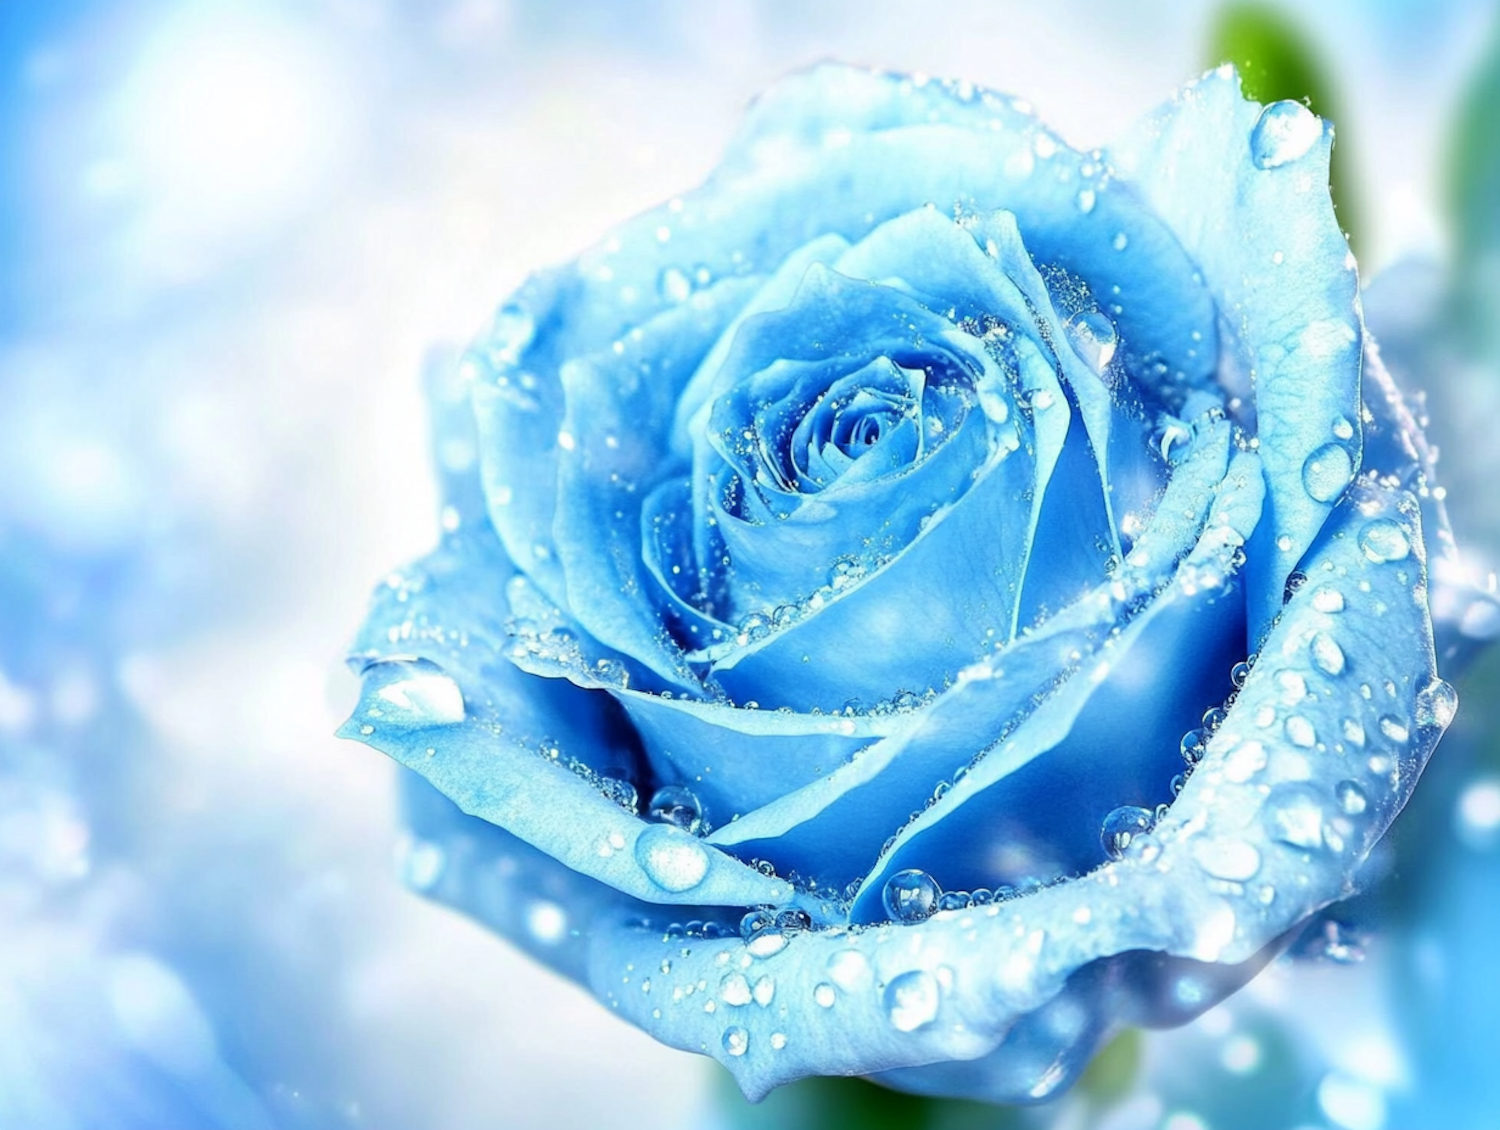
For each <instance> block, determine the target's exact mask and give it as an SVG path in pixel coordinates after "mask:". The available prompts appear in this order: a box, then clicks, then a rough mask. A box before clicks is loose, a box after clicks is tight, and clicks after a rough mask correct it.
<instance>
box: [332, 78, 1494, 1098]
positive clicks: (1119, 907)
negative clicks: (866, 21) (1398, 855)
mask: <svg viewBox="0 0 1500 1130" xmlns="http://www.w3.org/2000/svg"><path fill="white" fill-rule="evenodd" d="M1330 146H1331V135H1330V131H1329V130H1328V128H1327V127H1326V126H1325V125H1324V123H1323V122H1321V121H1320V120H1319V119H1318V118H1316V117H1314V116H1313V115H1312V114H1311V113H1310V112H1309V111H1308V110H1307V109H1306V108H1305V107H1303V106H1302V105H1300V104H1297V103H1290V102H1283V103H1276V104H1274V105H1271V106H1268V107H1265V108H1262V107H1260V106H1258V105H1256V104H1254V103H1250V102H1247V101H1245V100H1243V99H1242V97H1241V95H1240V93H1239V87H1238V82H1237V79H1236V78H1235V77H1234V74H1233V72H1232V71H1228V70H1223V71H1219V72H1215V73H1213V74H1211V75H1209V76H1207V77H1206V78H1205V79H1203V80H1202V81H1200V82H1199V83H1197V84H1195V85H1193V86H1191V87H1189V88H1187V89H1186V90H1185V91H1183V92H1182V93H1181V94H1180V95H1179V96H1178V97H1177V98H1176V99H1175V100H1174V101H1173V102H1172V103H1171V104H1169V105H1168V106H1166V107H1165V108H1163V109H1162V110H1161V111H1160V112H1159V113H1157V114H1156V115H1154V116H1152V117H1151V118H1150V119H1148V120H1147V121H1146V122H1145V123H1143V124H1142V126H1141V127H1140V128H1139V130H1138V131H1136V133H1135V134H1134V135H1133V136H1132V137H1131V138H1129V139H1127V140H1126V141H1125V142H1124V143H1123V144H1121V145H1120V146H1118V147H1116V148H1114V149H1111V150H1109V151H1107V152H1099V151H1096V152H1093V153H1080V152H1075V151H1074V150H1072V149H1070V148H1069V147H1067V146H1066V145H1065V144H1064V143H1063V142H1062V141H1061V140H1060V139H1059V138H1057V137H1056V136H1055V135H1053V134H1052V133H1050V132H1049V131H1048V130H1047V129H1045V128H1044V127H1043V126H1042V125H1041V124H1039V123H1038V122H1037V121H1036V120H1035V119H1034V118H1033V117H1032V116H1031V114H1030V111H1029V108H1028V107H1026V106H1025V105H1024V104H1022V103H1019V102H1017V101H1014V100H1012V99H1009V98H1006V97H1001V96H998V95H995V94H992V93H989V92H985V91H981V90H977V89H974V88H972V87H970V86H968V85H966V84H957V83H939V82H933V81H926V80H923V79H920V78H909V77H903V76H897V75H885V74H879V73H872V72H867V71H861V70H854V69H849V68H843V67H833V66H828V67H822V68H818V69H816V70H813V71H811V72H808V73H806V74H802V75H799V76H796V77H793V78H791V79H788V80H786V81H784V82H783V83H782V84H780V85H779V86H777V87H775V88H774V89H773V90H772V91H771V92H770V93H768V94H767V95H765V96H764V97H763V98H762V99H761V100H760V101H759V102H758V103H757V104H756V105H755V106H754V108H753V109H752V111H751V112H750V115H749V119H748V121H747V123H746V125H745V127H744V129H743V130H742V132H741V135H740V136H739V138H738V140H737V141H736V142H735V144H734V145H733V147H732V148H731V150H730V153H729V155H728V156H727V158H726V159H725V161H724V163H723V164H722V166H721V167H720V168H719V170H718V171H717V172H716V173H715V174H714V175H713V177H712V178H711V179H710V180H709V182H708V183H707V184H706V185H705V186H704V187H703V188H701V189H700V190H698V191H697V192H695V193H692V194H690V195H687V196H684V197H683V198H681V199H678V200H673V201H671V202H670V203H668V204H667V205H665V206H663V207H662V208H659V209H657V210H656V211H654V212H652V213H649V214H647V215H645V216H642V217H640V218H638V219H636V220H634V221H632V222H630V223H629V224H627V225H625V226H624V227H622V228H620V229H618V230H617V231H616V232H615V233H614V234H613V235H611V236H609V237H608V238H607V239H606V240H605V241H604V242H603V243H602V244H601V245H599V246H598V247H596V248H594V249H593V250H591V251H589V252H588V253H586V254H585V255H583V256H582V257H581V258H580V259H579V260H578V261H577V262H576V263H573V264H570V265H568V266H566V267H563V268H561V269H558V270H554V271H550V272H545V273H542V274H539V275H537V276H535V277H534V278H532V279H531V280H530V281H529V282H528V283H527V284H526V285H525V286H524V287H523V288H522V289H521V290H520V291H519V292H518V293H517V294H516V295H515V296H514V297H513V298H512V299H511V300H510V301H508V302H507V303H506V304H505V305H504V306H502V307H501V309H500V311H499V313H498V314H497V316H496V318H495V320H494V323H493V324H492V325H491V327H490V328H489V330H488V331H487V332H486V333H485V334H483V335H482V336H481V337H480V339H479V340H478V341H477V343H476V344H475V345H474V346H473V347H472V348H471V349H470V350H469V351H468V353H467V354H466V356H465V358H464V360H463V363H462V365H461V366H459V367H458V368H457V371H456V374H455V373H449V372H447V371H444V372H442V373H441V374H440V375H439V378H438V379H437V380H436V381H435V395H434V405H435V412H436V421H437V429H438V456H439V466H440V469H441V470H442V474H443V480H444V489H445V509H444V512H443V528H444V531H445V532H444V536H443V538H442V542H441V545H440V546H439V548H438V549H437V550H436V551H435V552H434V553H433V554H432V555H431V556H429V557H428V558H426V559H425V560H423V561H421V562H419V563H418V564H417V565H416V566H414V567H412V568H411V569H409V570H407V571H405V572H402V573H400V574H396V575H393V576H392V577H391V578H390V579H389V580H388V582H387V583H386V584H385V585H384V586H382V587H381V589H380V590H379V591H378V592H377V595H376V598H375V601H374V604H373V607H372V610H371V612H370V615H369V619H368V622H367V624H366V626H365V628H364V631H363V633H362V634H361V636H360V638H359V640H358V642H357V644H356V647H355V659H354V663H355V665H356V667H357V669H359V670H361V671H362V673H363V688H364V690H363V696H362V699H361V701H360V703H359V706H358V707H357V709H356V711H355V714H354V715H353V717H352V718H351V719H350V721H349V722H348V723H347V724H346V727H345V728H344V730H343V731H342V732H343V733H344V734H346V735H348V736H351V737H357V738H359V739H360V740H362V741H365V742H367V743H368V744H370V745H372V746H374V747H375V748H377V749H380V750H382V751H384V752H386V753H388V754H390V755H391V756H393V757H394V758H396V759H397V760H398V761H400V762H401V763H402V764H403V765H405V766H407V767H408V768H410V769H412V770H414V771H415V774H416V775H417V776H412V777H411V778H410V779H409V780H408V785H407V792H406V795H407V799H408V819H409V821H410V823H411V825H412V827H413V829H414V831H415V833H416V836H417V837H418V838H417V840H416V841H415V842H414V846H413V848H412V850H411V852H410V853H409V855H408V857H407V868H408V876H409V878H410V879H411V880H412V881H413V882H414V884H415V885H417V886H418V887H420V888H422V889H424V890H427V891H428V892H429V893H431V894H433V895H434V896H435V897H438V898H442V899H445V900H447V901H450V902H452V903H455V904H457V905H460V906H462V907H464V908H465V909H466V910H468V911H469V912H470V913H473V914H474V915H476V916H477V917H479V918H480V919H482V920H483V921H485V922H487V923H489V924H491V925H492V926H494V927H495V928H496V929H498V930H500V931H502V932H504V933H506V934H508V935H510V936H511V937H512V938H514V939H515V940H516V941H517V942H518V943H519V944H521V945H523V946H525V947H526V948H527V949H528V950H530V951H531V952H533V953H534V954H536V955H537V956H539V957H541V958H542V959H544V960H546V961H547V962H549V963H550V964H552V965H553V966H554V967H555V968H557V969H559V970H561V971H563V972H565V973H566V974H568V975H570V976H572V977H574V978H576V979H578V980H579V981H581V982H583V983H584V984H586V985H588V986H589V987H590V988H591V989H592V990H593V991H594V992H595V993H596V994H597V995H598V996H599V997H600V999H601V1000H602V1001H604V1002H605V1003H607V1004H608V1005H609V1006H610V1007H612V1008H614V1009H616V1010H617V1011H618V1012H620V1013H621V1014H622V1015H624V1016H626V1017H628V1018H629V1019H630V1020H632V1021H633V1022H635V1023H636V1024H638V1025H640V1026H641V1027H643V1028H645V1029H646V1030H647V1031H649V1032H651V1033H652V1034H653V1035H655V1036H656V1037H658V1038H659V1039H661V1040H663V1041H665V1042H667V1043H670V1044H673V1045H675V1046H678V1047H682V1048H686V1049H691V1050H695V1051H701V1052H705V1053H707V1054H710V1055H713V1056H714V1057H716V1058H718V1059H719V1060H720V1061H722V1062H723V1063H725V1064H726V1065H727V1066H728V1067H729V1068H730V1069H731V1070H732V1071H733V1072H734V1073H735V1075H736V1076H737V1078H738V1080H739V1082H740V1084H741V1086H742V1087H743V1088H744V1089H745V1091H746V1093H747V1094H749V1095H751V1096H752V1097H755V1096H759V1095H761V1094H764V1093H765V1092H766V1091H767V1090H768V1089H769V1088H771V1087H773V1086H775V1085H777V1084H779V1083H783V1082H786V1081H788V1080H791V1079H795V1078H798V1077H800V1076H804V1075H809V1074H878V1075H879V1077H880V1078H881V1080H882V1081H884V1082H887V1083H889V1084H891V1085H893V1086H896V1087H900V1088H903V1089H908V1090H913V1091H918V1092H925V1093H934V1094H951V1095H968V1096H973V1097H979V1098H986V1099H990V1100H995V1101H1025V1100H1028V1099H1033V1100H1034V1099H1039V1098H1042V1097H1045V1096H1047V1095H1049V1094H1052V1093H1054V1092H1055V1091H1056V1090H1058V1089H1059V1088H1060V1087H1062V1086H1063V1085H1065V1084H1066V1083H1067V1082H1069V1081H1070V1080H1071V1079H1072V1078H1073V1077H1075V1076H1076V1074H1077V1073H1078V1072H1079V1071H1080V1070H1081V1069H1082V1068H1083V1066H1084V1065H1085V1064H1086V1063H1087V1061H1088V1058H1089V1056H1090V1055H1091V1054H1092V1052H1093V1051H1094V1049H1095V1048H1097V1047H1098V1046H1099V1044H1100V1043H1101V1042H1102V1041H1103V1040H1104V1039H1106V1038H1108V1036H1109V1035H1110V1034H1111V1033H1112V1032H1113V1031H1115V1030H1117V1029H1118V1028H1120V1027H1122V1026H1124V1025H1132V1024H1148V1025H1167V1024H1173V1023H1180V1022H1182V1021H1184V1020H1187V1019H1189V1018H1191V1017H1192V1016H1194V1015H1196V1014H1197V1013H1199V1012H1201V1011H1202V1010H1204V1009H1205V1008H1207V1007H1209V1006H1210V1005H1211V1004H1213V1003H1215V1002H1216V1001H1217V1000H1219V999H1221V998H1222V997H1223V996H1224V995H1225V994H1227V993H1228V992H1231V991H1233V990H1234V989H1235V988H1237V987H1238V986H1239V985H1240V984H1242V983H1243V982H1244V981H1245V980H1246V979H1247V978H1248V977H1249V976H1251V975H1253V973H1254V972H1255V971H1256V970H1257V969H1258V968H1259V967H1260V966H1261V965H1262V964H1264V962H1265V961H1267V960H1268V959H1269V958H1270V957H1272V956H1274V955H1275V954H1276V953H1277V952H1279V947H1280V945H1281V944H1283V943H1284V942H1285V941H1286V940H1288V939H1289V938H1290V937H1291V936H1293V935H1294V934H1295V932H1296V930H1297V929H1298V928H1299V926H1301V925H1302V924H1304V923H1305V922H1306V920H1307V919H1308V918H1309V916H1311V915H1312V914H1313V913H1314V912H1316V911H1317V910H1318V909H1320V908H1321V907H1323V906H1325V905H1327V904H1329V903H1331V902H1333V901H1335V900H1337V899H1339V898H1341V897H1343V896H1345V895H1347V894H1348V893H1349V892H1350V891H1351V890H1352V889H1353V887H1354V884H1355V883H1356V873H1357V871H1358V868H1359V866H1360V864H1361V863H1362V861H1363V860H1364V859H1365V857H1366V855H1367V854H1368V853H1369V851H1370V849H1371V847H1372V846H1373V845H1374V844H1375V843H1376V841H1377V840H1378V839H1379V838H1380V836H1381V834H1382V833H1383V832H1384V830H1385V828H1386V827H1387V825H1388V824H1389V823H1390V821H1391V820H1392V819H1393V818H1394V816H1395V815H1396V813H1397V812H1398V811H1399V810H1400V808H1401V806H1402V804H1403V803H1404V802H1405V800H1406V798H1407V796H1408V795H1409V793H1410V790H1411V789H1412V787H1413V785H1414V784H1415V782H1416V779H1417V776H1418V775H1419V773H1420V771H1421V768H1422V766H1423V764H1424V762H1425V760H1426V758H1427V756H1428V754H1429V753H1430V751H1431V749H1432V747H1433V745H1434V744H1435V742H1436V741H1437V738H1438V737H1439V735H1440V734H1441V732H1442V730H1443V728H1444V727H1445V726H1446V725H1447V723H1448V721H1449V719H1450V718H1451V717H1452V714H1453V710H1454V707H1455V698H1454V695H1453V691H1452V689H1451V688H1450V687H1449V686H1448V684H1447V683H1445V682H1444V681H1442V680H1441V679H1439V678H1438V677H1437V673H1436V667H1435V663H1436V658H1435V657H1436V652H1437V648H1438V647H1441V648H1442V649H1443V650H1444V653H1445V654H1451V656H1452V657H1454V658H1456V657H1458V655H1459V654H1460V652H1461V651H1462V650H1463V641H1464V637H1463V633H1462V630H1461V629H1462V627H1463V624H1464V622H1465V620H1466V618H1467V621H1468V622H1469V623H1470V624H1473V623H1477V622H1479V621H1486V617H1489V619H1493V616H1492V613H1493V604H1492V603H1487V601H1488V598H1486V597H1484V596H1483V595H1482V594H1479V593H1477V592H1474V591H1472V590H1470V589H1468V588H1466V587H1465V586H1463V585H1462V584H1460V583H1457V582H1455V583H1453V584H1448V583H1446V581H1445V578H1446V577H1448V576H1449V575H1450V574H1451V575H1453V576H1457V570H1456V566H1453V567H1451V568H1447V569H1446V572H1442V573H1437V572H1435V574H1434V575H1435V576H1436V577H1437V580H1438V581H1441V582H1444V583H1443V585H1442V587H1441V589H1440V590H1439V589H1438V588H1434V591H1433V594H1432V596H1431V599H1430V600H1429V589H1428V585H1429V580H1428V560H1427V554H1428V549H1427V548H1426V546H1427V545H1429V544H1430V545H1432V546H1435V547H1436V551H1435V552H1436V554H1437V555H1439V556H1440V557H1441V558H1442V559H1443V560H1445V561H1446V559H1447V558H1448V557H1449V556H1451V539H1449V538H1448V537H1447V534H1446V523H1445V520H1444V518H1443V515H1442V510H1441V502H1440V492H1438V491H1436V490H1435V489H1434V488H1433V485H1432V471H1433V459H1432V455H1431V452H1430V451H1429V449H1428V448H1427V445H1426V444H1425V441H1424V440H1423V438H1422V436H1421V432H1420V429H1419V428H1418V425H1417V422H1416V420H1415V419H1414V417H1413V415H1412V413H1411V412H1410V411H1409V410H1408V408H1407V406H1406V404H1405V402H1404V400H1403V399H1402V396H1401V394H1400V393H1399V392H1398V390H1397V389H1396V387H1395V386H1394V384H1393V383H1392V382H1391V380H1390V378H1389V377H1388V376H1387V375H1386V373H1385V371H1384V369H1383V367H1382V365H1381V363H1380V359H1379V355H1378V353H1377V352H1376V350H1375V348H1374V346H1373V344H1372V343H1371V342H1370V341H1369V340H1368V339H1367V337H1366V335H1365V332H1364V328H1363V325H1362V321H1361V315H1360V306H1359V285H1358V275H1357V271H1356V267H1355V263H1354V260H1353V258H1352V256H1351V255H1350V254H1349V251H1348V247H1347V244H1346V242H1345V239H1344V236H1343V234H1342V233H1341V231H1340V230H1339V227H1338V224H1337V222H1336V218H1335V215H1334V212H1333V209H1332V205H1331V204H1330V201H1329V197H1328V192H1327V181H1328V177H1327V167H1328V156H1329V151H1330ZM1450 564H1451V563H1450ZM1476 610H1478V611H1476ZM1434 615H1436V618H1437V621H1438V641H1437V645H1435V643H1434V632H1433V620H1434ZM1486 622H1488V621H1486ZM423 779H425V780H423ZM444 798H446V799H444Z"/></svg>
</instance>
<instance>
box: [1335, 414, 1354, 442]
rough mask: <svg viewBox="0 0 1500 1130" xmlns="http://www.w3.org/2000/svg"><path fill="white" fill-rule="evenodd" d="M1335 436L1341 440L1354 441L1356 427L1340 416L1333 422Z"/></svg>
mask: <svg viewBox="0 0 1500 1130" xmlns="http://www.w3.org/2000/svg"><path fill="white" fill-rule="evenodd" d="M1333 434H1334V435H1336V436H1338V437H1339V439H1353V438H1354V425H1353V424H1351V423H1350V422H1349V421H1348V420H1346V419H1344V417H1342V416H1338V417H1336V418H1335V419H1334V421H1333Z"/></svg>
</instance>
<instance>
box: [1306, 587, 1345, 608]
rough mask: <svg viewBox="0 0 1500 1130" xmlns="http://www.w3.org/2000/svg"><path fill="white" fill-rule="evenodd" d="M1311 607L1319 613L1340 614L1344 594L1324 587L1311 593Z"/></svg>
mask: <svg viewBox="0 0 1500 1130" xmlns="http://www.w3.org/2000/svg"><path fill="white" fill-rule="evenodd" d="M1312 604H1313V607H1314V608H1316V609H1317V610H1318V611H1319V612H1342V611H1343V610H1344V594H1343V593H1341V592H1339V590H1338V589H1336V588H1333V587H1332V586H1331V585H1324V586H1323V587H1322V588H1320V589H1319V590H1318V591H1317V592H1315V593H1313V597H1312Z"/></svg>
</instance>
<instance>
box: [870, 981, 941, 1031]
mask: <svg viewBox="0 0 1500 1130" xmlns="http://www.w3.org/2000/svg"><path fill="white" fill-rule="evenodd" d="M883 999H884V1002H885V1014H886V1017H887V1018H888V1019H889V1020H890V1022H891V1027H893V1028H895V1029H896V1031H898V1032H915V1031H916V1030H917V1029H918V1028H921V1027H922V1026H923V1025H925V1024H931V1023H932V1022H933V1021H934V1020H936V1019H937V1014H938V1005H939V1003H940V1002H941V999H942V997H941V992H940V990H939V988H938V983H937V978H936V977H934V976H933V975H932V974H931V973H929V972H927V970H925V969H913V970H911V971H910V972H907V973H902V974H900V975H899V976H896V977H893V978H891V983H890V984H889V985H887V986H886V987H885V996H884V998H883Z"/></svg>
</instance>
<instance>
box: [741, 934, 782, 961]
mask: <svg viewBox="0 0 1500 1130" xmlns="http://www.w3.org/2000/svg"><path fill="white" fill-rule="evenodd" d="M784 949H786V935H785V934H783V933H782V932H781V931H780V930H762V931H761V932H760V933H759V934H756V935H755V937H753V938H751V939H750V940H749V941H748V942H746V943H745V951H746V952H747V953H749V955H750V956H751V957H753V958H756V959H757V960H758V959H760V958H764V957H774V956H775V955H776V954H778V953H780V952H781V951H782V950H784Z"/></svg>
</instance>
